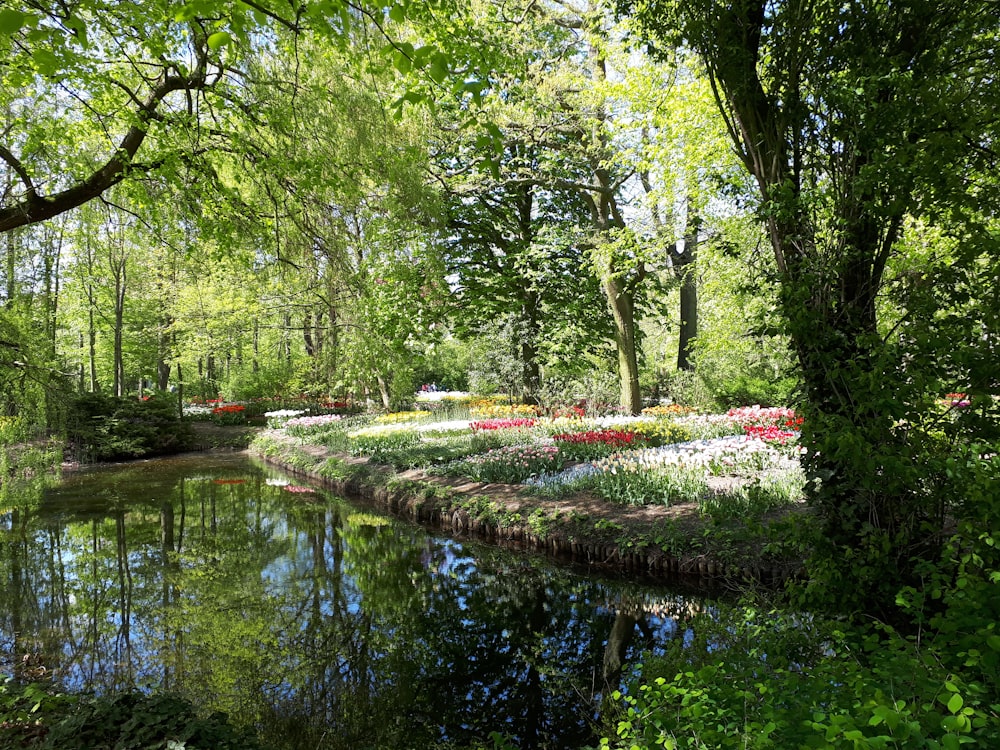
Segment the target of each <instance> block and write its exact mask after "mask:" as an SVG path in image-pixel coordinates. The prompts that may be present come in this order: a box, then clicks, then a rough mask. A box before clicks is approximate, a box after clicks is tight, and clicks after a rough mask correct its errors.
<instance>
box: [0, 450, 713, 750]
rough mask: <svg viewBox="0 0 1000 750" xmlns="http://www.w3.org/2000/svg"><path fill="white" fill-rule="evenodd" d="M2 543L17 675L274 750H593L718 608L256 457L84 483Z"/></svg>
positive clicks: (33, 500) (34, 505) (155, 466)
mask: <svg viewBox="0 0 1000 750" xmlns="http://www.w3.org/2000/svg"><path fill="white" fill-rule="evenodd" d="M288 487H292V488H294V491H289V490H288V489H287V488H288ZM0 542H2V543H0V585H2V586H3V591H4V596H3V598H2V602H0V646H2V650H0V671H3V672H5V673H9V672H16V671H18V670H21V671H22V672H25V674H23V675H22V676H25V677H30V676H33V675H30V674H27V673H26V670H28V669H29V668H30V669H32V670H34V676H37V675H38V674H39V673H44V674H51V675H52V676H53V678H54V679H56V680H57V681H59V682H60V683H61V684H63V685H65V686H66V687H68V688H71V689H94V690H97V691H110V690H121V689H128V688H132V687H138V688H141V689H166V690H174V691H178V692H180V693H182V694H184V695H185V696H186V697H188V698H189V699H191V700H192V701H194V702H195V704H196V705H199V706H203V707H205V708H206V709H211V710H221V711H225V712H227V713H229V714H230V716H231V717H232V718H233V719H234V721H235V722H236V723H239V724H243V725H253V726H255V727H256V728H257V730H258V732H259V733H260V736H261V739H262V741H263V742H264V743H265V744H267V745H270V746H273V747H275V748H289V749H291V748H300V747H309V748H317V749H321V748H330V749H334V748H383V747H395V748H429V747H436V746H437V747H443V746H459V747H460V746H469V745H472V744H473V743H475V742H481V741H487V738H488V736H489V734H490V733H491V732H494V731H496V732H500V733H502V734H505V735H509V736H510V737H512V738H513V739H514V741H515V742H516V744H517V745H518V747H521V748H564V747H575V746H579V745H581V744H584V743H586V742H587V741H588V740H589V739H591V737H590V735H591V727H592V723H593V721H594V720H595V719H596V717H597V712H598V711H599V709H600V696H601V694H602V692H606V691H605V685H606V684H607V685H610V686H612V687H617V685H618V682H619V680H620V679H621V675H622V670H623V668H624V665H625V664H626V663H627V661H628V659H629V658H631V656H633V655H634V654H635V653H637V652H638V650H640V649H653V650H655V649H656V648H657V647H658V646H662V645H663V644H664V643H665V642H666V641H667V640H668V639H670V638H672V637H677V635H678V634H679V633H680V632H681V631H683V624H682V623H683V621H684V618H685V617H686V615H687V613H689V612H691V611H692V610H693V609H695V608H698V607H699V606H700V604H699V603H698V602H696V601H693V600H691V599H689V598H685V597H682V596H680V595H676V594H671V593H669V592H666V591H664V590H663V589H651V588H643V587H641V586H639V585H636V584H627V583H623V582H615V581H609V580H601V579H596V578H592V577H585V576H582V575H580V574H578V573H576V572H573V571H571V570H570V569H568V568H564V567H555V566H551V565H549V564H547V563H546V562H545V561H544V560H541V559H539V558H536V557H531V556H526V555H523V554H516V553H511V552H508V551H504V550H500V549H496V548H492V547H487V546H480V545H471V544H467V543H458V542H456V541H454V540H449V539H444V538H440V537H435V536H431V535H428V534H427V533H426V532H424V531H422V530H421V529H419V528H415V527H413V526H411V525H409V524H403V523H398V522H395V521H392V520H390V519H387V518H385V517H382V516H379V515H376V514H373V513H371V512H366V511H363V510H359V509H358V508H357V507H356V506H353V505H352V504H350V503H348V502H346V501H344V500H341V499H338V498H333V497H329V496H328V495H327V494H326V493H324V492H322V491H311V490H309V488H305V487H303V486H301V485H291V484H290V483H288V482H287V481H286V480H284V479H282V478H281V476H280V475H278V474H277V473H275V471H274V470H272V469H270V468H267V467H264V466H262V465H258V464H255V463H252V462H250V461H248V460H246V459H245V458H243V457H238V456H232V457H223V458H218V457H212V458H206V457H196V458H180V459H169V460H160V461H155V462H144V463H142V464H131V465H123V466H118V467H113V468H101V469H97V470H92V471H86V472H80V473H77V474H73V475H70V476H69V477H68V478H67V479H66V480H65V481H64V482H63V483H62V484H61V485H60V486H59V487H57V488H55V489H51V490H47V491H45V492H44V494H42V495H41V496H40V497H38V496H36V497H26V498H24V499H23V500H22V501H19V502H18V503H17V504H16V507H14V508H12V509H10V510H7V511H5V512H0ZM679 623H680V624H679ZM637 635H638V636H639V637H638V638H636V636H637Z"/></svg>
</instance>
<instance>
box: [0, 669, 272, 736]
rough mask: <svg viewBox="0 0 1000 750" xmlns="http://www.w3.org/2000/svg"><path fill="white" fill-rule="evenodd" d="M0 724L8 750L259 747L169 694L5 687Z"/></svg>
mask: <svg viewBox="0 0 1000 750" xmlns="http://www.w3.org/2000/svg"><path fill="white" fill-rule="evenodd" d="M0 726H4V727H5V729H4V732H10V733H11V734H10V736H11V739H15V740H16V741H17V744H16V745H12V747H37V748H44V749H45V750H49V749H50V748H51V749H53V750H54V749H55V748H58V750H93V748H134V749H135V750H153V749H154V748H155V749H156V750H160V749H161V748H169V747H178V748H185V749H186V750H255V749H256V748H259V747H260V745H259V744H258V743H257V741H256V739H254V738H253V737H252V736H248V735H246V734H244V733H241V732H239V731H238V730H236V729H234V728H233V727H232V726H231V725H230V723H229V721H228V718H227V717H226V716H225V714H221V713H214V714H211V715H209V716H200V715H199V714H198V713H197V712H196V711H195V709H194V707H193V706H192V705H191V704H190V703H189V702H187V701H186V700H184V699H182V698H180V697H178V696H175V695H171V694H154V695H143V694H141V693H123V694H120V695H111V696H101V697H96V698H85V697H80V696H68V695H57V694H54V693H52V692H51V691H50V690H48V689H46V688H45V687H42V686H38V685H25V686H16V685H12V684H10V683H8V684H5V685H2V686H0ZM15 734H18V735H20V736H15ZM3 746H4V747H8V745H3Z"/></svg>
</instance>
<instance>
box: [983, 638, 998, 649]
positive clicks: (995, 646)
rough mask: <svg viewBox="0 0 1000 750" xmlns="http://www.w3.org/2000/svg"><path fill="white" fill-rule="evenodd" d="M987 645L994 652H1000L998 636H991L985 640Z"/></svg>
mask: <svg viewBox="0 0 1000 750" xmlns="http://www.w3.org/2000/svg"><path fill="white" fill-rule="evenodd" d="M986 643H987V645H988V646H989V647H990V648H991V649H993V650H994V651H1000V635H991V636H989V637H988V638H987V639H986Z"/></svg>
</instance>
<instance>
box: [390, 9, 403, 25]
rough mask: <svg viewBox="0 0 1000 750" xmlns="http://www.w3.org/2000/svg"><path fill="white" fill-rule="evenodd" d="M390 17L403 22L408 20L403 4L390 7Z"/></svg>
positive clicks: (397, 21)
mask: <svg viewBox="0 0 1000 750" xmlns="http://www.w3.org/2000/svg"><path fill="white" fill-rule="evenodd" d="M389 18H391V19H392V20H393V21H395V22H396V23H402V22H403V21H405V20H406V11H405V10H404V9H403V6H402V5H393V6H392V7H391V8H389Z"/></svg>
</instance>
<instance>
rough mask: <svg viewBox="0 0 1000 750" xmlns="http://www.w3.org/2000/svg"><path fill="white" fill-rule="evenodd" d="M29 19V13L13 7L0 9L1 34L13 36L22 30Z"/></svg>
mask: <svg viewBox="0 0 1000 750" xmlns="http://www.w3.org/2000/svg"><path fill="white" fill-rule="evenodd" d="M27 20H28V14H27V13H22V12H21V11H19V10H14V9H13V8H4V9H3V10H0V34H2V35H4V36H13V35H14V34H16V33H17V32H19V31H20V30H21V28H22V27H23V26H24V24H25V23H26V22H27Z"/></svg>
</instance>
